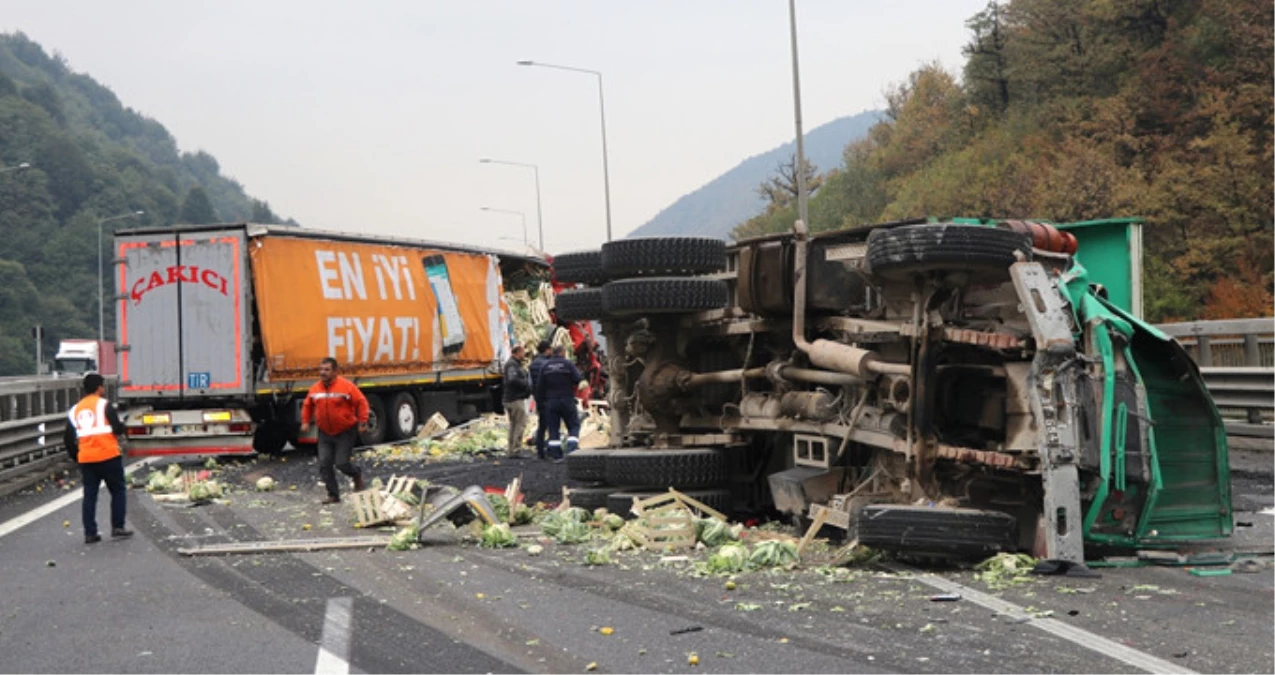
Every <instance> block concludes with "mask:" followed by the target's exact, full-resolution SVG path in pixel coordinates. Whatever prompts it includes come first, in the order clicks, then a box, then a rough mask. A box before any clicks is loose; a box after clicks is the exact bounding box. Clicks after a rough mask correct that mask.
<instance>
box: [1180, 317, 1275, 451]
mask: <svg viewBox="0 0 1275 675" xmlns="http://www.w3.org/2000/svg"><path fill="white" fill-rule="evenodd" d="M1156 328H1159V329H1160V330H1161V331H1163V332H1164V333H1166V334H1167V335H1170V336H1172V337H1173V338H1174V339H1175V340H1177V341H1178V343H1179V344H1181V345H1182V346H1183V347H1184V348H1185V349H1186V350H1187V352H1188V353H1190V354H1191V357H1192V358H1194V359H1195V362H1196V363H1197V364H1199V366H1200V375H1201V376H1203V377H1204V384H1205V386H1207V387H1208V388H1209V393H1210V394H1211V395H1212V396H1213V401H1214V402H1215V403H1217V407H1218V408H1219V409H1220V410H1221V411H1222V415H1223V417H1226V418H1227V421H1226V433H1227V435H1228V436H1231V437H1232V445H1237V444H1241V445H1248V446H1251V447H1265V448H1269V447H1270V442H1271V440H1272V439H1275V426H1272V425H1271V424H1269V423H1267V422H1266V420H1267V419H1268V418H1270V417H1271V414H1272V412H1275V318H1271V317H1267V318H1262V319H1227V320H1222V321H1192V322H1188V323H1171V324H1163V325H1159V326H1156ZM1235 418H1240V419H1238V420H1237V419H1235ZM1254 442H1256V444H1254Z"/></svg>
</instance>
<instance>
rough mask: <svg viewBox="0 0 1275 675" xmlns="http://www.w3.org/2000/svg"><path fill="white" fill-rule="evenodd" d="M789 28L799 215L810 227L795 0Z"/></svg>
mask: <svg viewBox="0 0 1275 675" xmlns="http://www.w3.org/2000/svg"><path fill="white" fill-rule="evenodd" d="M788 29H789V32H790V34H791V42H792V104H793V121H794V123H795V124H796V126H797V166H796V173H797V217H798V218H800V219H801V222H803V223H805V224H806V226H807V227H809V226H810V218H809V215H808V214H807V212H806V146H805V140H804V138H803V134H802V133H801V75H800V73H799V70H798V67H797V6H796V2H795V0H788Z"/></svg>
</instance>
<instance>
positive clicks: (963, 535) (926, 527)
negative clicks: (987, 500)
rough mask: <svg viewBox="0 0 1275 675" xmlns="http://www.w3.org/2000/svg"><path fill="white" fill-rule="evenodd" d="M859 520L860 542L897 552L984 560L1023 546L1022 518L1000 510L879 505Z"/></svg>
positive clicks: (869, 507) (868, 507)
mask: <svg viewBox="0 0 1275 675" xmlns="http://www.w3.org/2000/svg"><path fill="white" fill-rule="evenodd" d="M855 522H856V525H857V528H858V535H859V543H860V544H863V545H865V546H871V547H873V548H880V549H885V550H891V551H904V552H907V553H914V554H930V555H943V556H957V557H968V558H984V557H987V556H989V555H994V554H996V553H999V552H1001V551H1013V550H1016V549H1017V548H1018V520H1017V519H1016V518H1014V517H1013V516H1011V515H1009V514H1007V513H1001V512H1000V511H984V510H979V509H935V508H926V507H917V506H896V505H890V504H874V505H871V506H865V507H864V508H863V510H861V511H860V512H859V516H858V518H857V519H856V521H855Z"/></svg>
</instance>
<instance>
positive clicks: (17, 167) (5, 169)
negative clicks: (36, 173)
mask: <svg viewBox="0 0 1275 675" xmlns="http://www.w3.org/2000/svg"><path fill="white" fill-rule="evenodd" d="M30 168H31V164H30V163H28V162H23V163H21V164H18V165H15V166H5V167H0V173H7V172H9V171H22V170H24V169H30Z"/></svg>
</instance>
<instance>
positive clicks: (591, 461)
mask: <svg viewBox="0 0 1275 675" xmlns="http://www.w3.org/2000/svg"><path fill="white" fill-rule="evenodd" d="M611 452H612V451H611V450H601V449H586V450H576V451H575V452H573V453H571V454H569V455H567V478H570V479H571V480H578V481H580V482H581V483H601V482H602V481H605V480H606V479H607V468H606V467H607V465H606V460H607V455H609V454H611Z"/></svg>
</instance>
